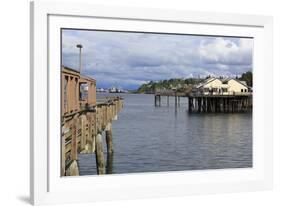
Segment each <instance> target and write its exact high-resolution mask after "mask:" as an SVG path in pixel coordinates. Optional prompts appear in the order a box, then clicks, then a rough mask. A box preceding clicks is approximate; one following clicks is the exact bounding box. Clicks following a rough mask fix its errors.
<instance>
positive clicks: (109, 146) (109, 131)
mask: <svg viewBox="0 0 281 206" xmlns="http://www.w3.org/2000/svg"><path fill="white" fill-rule="evenodd" d="M105 139H106V148H107V154H112V153H113V142H112V125H111V122H109V123H108V124H107V126H106V128H105Z"/></svg>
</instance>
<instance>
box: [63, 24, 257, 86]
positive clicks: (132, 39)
mask: <svg viewBox="0 0 281 206" xmlns="http://www.w3.org/2000/svg"><path fill="white" fill-rule="evenodd" d="M77 44H82V45H83V48H82V74H83V75H87V76H90V77H92V78H94V79H96V80H97V88H109V87H112V86H117V87H122V88H123V89H137V88H138V87H139V86H140V85H142V84H144V83H147V82H149V81H151V80H152V81H158V80H164V79H171V78H189V77H201V78H202V77H206V76H208V75H211V76H225V77H234V76H240V75H241V74H242V73H243V72H246V71H251V70H252V54H253V39H251V38H238V37H237V38H236V37H235V38H234V37H220V36H195V35H175V34H154V33H153V34H152V33H134V32H113V31H94V30H68V29H64V30H62V65H63V66H67V67H70V68H72V69H76V70H79V49H78V48H77V47H76V45H77Z"/></svg>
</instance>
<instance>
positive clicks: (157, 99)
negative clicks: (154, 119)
mask: <svg viewBox="0 0 281 206" xmlns="http://www.w3.org/2000/svg"><path fill="white" fill-rule="evenodd" d="M162 97H166V101H167V103H166V105H167V106H170V97H171V98H174V105H175V107H179V106H180V97H181V95H177V94H174V95H167V94H155V95H154V105H155V107H161V105H162V101H161V100H162Z"/></svg>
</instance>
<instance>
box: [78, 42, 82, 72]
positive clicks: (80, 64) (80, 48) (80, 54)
mask: <svg viewBox="0 0 281 206" xmlns="http://www.w3.org/2000/svg"><path fill="white" fill-rule="evenodd" d="M76 47H77V48H79V71H80V74H81V72H82V48H83V46H82V44H77V45H76Z"/></svg>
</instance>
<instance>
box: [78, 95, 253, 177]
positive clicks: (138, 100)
mask: <svg viewBox="0 0 281 206" xmlns="http://www.w3.org/2000/svg"><path fill="white" fill-rule="evenodd" d="M98 95H102V94H98ZM106 95H107V96H108V95H109V94H106ZM119 96H123V97H124V108H123V109H122V110H121V112H120V113H119V114H118V120H117V121H113V123H112V127H113V144H114V155H113V157H110V158H109V157H108V158H107V172H108V173H113V174H121V173H136V172H160V171H180V170H201V169H224V168H246V167H252V114H251V113H234V114H230V113H227V114H224V113H221V114H215V113H213V114H189V113H188V111H187V108H188V107H187V101H188V99H187V98H181V101H180V103H181V105H180V107H178V108H175V106H174V98H172V97H170V106H169V107H168V106H167V100H166V98H165V97H162V106H161V107H154V95H148V94H121V95H120V94H119ZM103 139H104V141H105V138H103ZM104 152H105V157H106V144H105V142H104ZM78 164H79V167H80V175H93V174H96V163H95V155H94V154H80V155H79V160H78Z"/></svg>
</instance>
